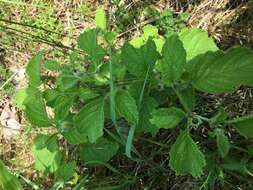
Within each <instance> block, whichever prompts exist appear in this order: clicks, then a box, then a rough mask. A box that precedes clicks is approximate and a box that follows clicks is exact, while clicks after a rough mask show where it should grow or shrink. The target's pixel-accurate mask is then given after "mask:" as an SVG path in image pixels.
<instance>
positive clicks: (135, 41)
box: [129, 36, 145, 48]
mask: <svg viewBox="0 0 253 190" xmlns="http://www.w3.org/2000/svg"><path fill="white" fill-rule="evenodd" d="M129 44H131V45H132V46H133V47H134V48H140V47H141V46H143V45H144V44H145V38H144V37H142V36H141V37H136V38H133V39H132V40H131V41H130V42H129Z"/></svg>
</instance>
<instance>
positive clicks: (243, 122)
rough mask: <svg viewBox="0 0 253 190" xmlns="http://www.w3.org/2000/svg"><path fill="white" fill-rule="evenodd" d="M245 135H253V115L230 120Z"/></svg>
mask: <svg viewBox="0 0 253 190" xmlns="http://www.w3.org/2000/svg"><path fill="white" fill-rule="evenodd" d="M228 123H231V124H232V125H233V127H234V128H235V129H236V130H237V131H238V132H239V133H240V134H241V135H242V136H244V137H253V115H248V116H243V117H240V118H236V119H233V120H231V121H228Z"/></svg>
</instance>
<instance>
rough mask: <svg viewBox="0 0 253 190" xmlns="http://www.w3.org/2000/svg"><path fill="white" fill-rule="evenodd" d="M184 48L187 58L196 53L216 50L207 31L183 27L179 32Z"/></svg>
mask: <svg viewBox="0 0 253 190" xmlns="http://www.w3.org/2000/svg"><path fill="white" fill-rule="evenodd" d="M179 36H180V40H181V41H182V42H183V45H184V49H185V50H186V54H187V60H188V61H189V60H191V59H192V58H194V57H196V56H197V55H201V54H204V53H206V52H208V51H217V50H218V47H217V46H216V44H215V42H214V40H213V39H212V38H210V37H208V33H207V32H206V31H203V30H201V29H197V28H194V29H184V30H182V31H181V33H180V34H179Z"/></svg>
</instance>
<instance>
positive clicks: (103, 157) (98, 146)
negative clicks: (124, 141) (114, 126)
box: [80, 138, 119, 163]
mask: <svg viewBox="0 0 253 190" xmlns="http://www.w3.org/2000/svg"><path fill="white" fill-rule="evenodd" d="M118 149H119V145H118V144H117V143H116V142H115V141H111V140H108V139H106V138H100V139H98V141H97V142H96V143H95V144H91V143H87V144H84V145H83V146H82V148H81V150H80V157H81V159H82V160H83V161H84V162H90V161H100V162H104V163H105V162H108V161H109V160H110V159H111V158H112V157H113V156H114V155H115V154H116V153H117V151H118Z"/></svg>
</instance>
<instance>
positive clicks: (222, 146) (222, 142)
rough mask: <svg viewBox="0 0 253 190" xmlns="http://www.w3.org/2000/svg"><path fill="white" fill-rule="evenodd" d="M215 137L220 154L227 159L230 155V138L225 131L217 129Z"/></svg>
mask: <svg viewBox="0 0 253 190" xmlns="http://www.w3.org/2000/svg"><path fill="white" fill-rule="evenodd" d="M215 135H216V143H217V147H218V152H219V154H220V156H221V157H222V158H225V157H226V156H227V155H228V153H229V149H230V143H229V141H228V137H227V136H226V135H225V133H224V130H222V129H216V130H215Z"/></svg>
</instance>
